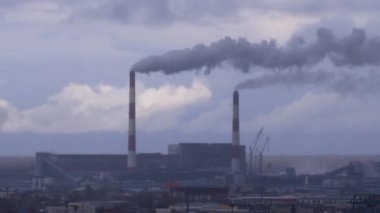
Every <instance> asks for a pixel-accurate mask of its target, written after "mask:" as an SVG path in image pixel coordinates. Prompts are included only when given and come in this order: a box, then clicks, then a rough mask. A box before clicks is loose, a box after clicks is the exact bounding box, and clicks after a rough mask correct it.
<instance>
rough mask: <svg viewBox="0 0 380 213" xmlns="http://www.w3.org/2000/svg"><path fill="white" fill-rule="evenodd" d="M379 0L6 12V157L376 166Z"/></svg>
mask: <svg viewBox="0 0 380 213" xmlns="http://www.w3.org/2000/svg"><path fill="white" fill-rule="evenodd" d="M379 9H380V2H379V1H377V0H361V1H356V0H344V1H343V0H334V1H331V0H308V1H304V0H256V1H244V0H140V1H132V0H2V1H0V31H1V33H0V40H1V42H0V48H1V50H2V51H1V52H0V128H1V133H0V146H1V148H0V155H34V153H35V152H36V151H48V152H57V153H126V152H127V135H126V133H127V128H128V122H127V121H128V117H127V115H128V81H129V79H128V78H129V71H130V70H131V69H132V67H134V68H136V69H137V72H138V73H137V75H136V81H137V131H138V135H137V151H138V152H166V146H167V145H168V144H173V143H179V142H209V143H214V142H225V143H227V142H230V141H231V137H232V136H231V128H232V124H231V121H232V93H233V91H234V90H235V89H239V91H240V97H241V101H240V107H241V111H240V117H241V143H242V144H244V145H247V146H249V145H251V144H252V143H253V140H254V138H255V136H256V134H257V132H258V131H259V130H260V128H261V127H264V135H265V136H266V137H270V145H269V149H268V150H267V152H268V153H270V154H280V155H288V154H379V152H378V150H379V148H380V143H379V142H378V139H379V136H380V130H379V128H378V127H379V126H380V113H379V110H378V109H379V108H380V96H379V95H378V92H379V88H380V87H379V85H380V84H379V83H380V71H379V68H380V65H379V63H380V38H379V37H380V28H379V27H378V20H379V18H380V14H379V13H378V11H379Z"/></svg>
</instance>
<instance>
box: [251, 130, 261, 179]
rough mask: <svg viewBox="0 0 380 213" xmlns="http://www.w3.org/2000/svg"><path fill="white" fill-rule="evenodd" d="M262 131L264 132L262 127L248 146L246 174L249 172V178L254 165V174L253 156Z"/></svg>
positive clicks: (254, 163)
mask: <svg viewBox="0 0 380 213" xmlns="http://www.w3.org/2000/svg"><path fill="white" fill-rule="evenodd" d="M263 131H264V127H261V129H260V130H259V132H258V133H257V135H256V138H255V140H254V141H253V143H251V145H250V146H249V161H248V172H249V175H250V176H251V175H253V166H254V165H255V173H256V160H255V162H254V161H253V155H254V152H255V151H256V149H257V146H258V143H259V141H260V138H261V135H262V134H263ZM255 158H256V157H255Z"/></svg>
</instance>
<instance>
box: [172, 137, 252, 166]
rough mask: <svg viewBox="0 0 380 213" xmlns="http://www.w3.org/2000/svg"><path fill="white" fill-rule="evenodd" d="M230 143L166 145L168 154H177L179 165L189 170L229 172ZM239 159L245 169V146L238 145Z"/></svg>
mask: <svg viewBox="0 0 380 213" xmlns="http://www.w3.org/2000/svg"><path fill="white" fill-rule="evenodd" d="M233 146H234V145H232V144H230V143H179V144H172V145H169V147H168V153H169V155H178V158H179V163H180V167H181V168H183V169H190V170H208V171H210V170H215V171H224V172H229V171H230V167H231V149H232V147H233ZM238 149H239V153H240V155H239V156H241V157H240V159H239V161H240V165H243V166H242V169H243V170H245V164H246V163H245V146H241V145H240V146H239V148H238Z"/></svg>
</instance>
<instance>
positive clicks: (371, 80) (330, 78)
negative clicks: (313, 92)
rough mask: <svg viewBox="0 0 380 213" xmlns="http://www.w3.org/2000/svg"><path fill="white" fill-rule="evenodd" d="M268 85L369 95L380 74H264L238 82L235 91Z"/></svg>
mask: <svg viewBox="0 0 380 213" xmlns="http://www.w3.org/2000/svg"><path fill="white" fill-rule="evenodd" d="M269 85H285V86H304V85H316V86H323V87H326V88H328V89H331V90H334V91H337V92H339V93H352V92H364V93H370V92H373V91H379V85H380V74H379V73H378V72H377V71H374V70H366V71H365V72H360V73H357V72H353V71H347V70H345V71H344V70H340V71H326V70H316V71H315V70H313V71H309V70H289V71H282V72H271V73H266V74H265V75H262V76H260V77H257V78H253V79H248V80H245V81H243V82H240V83H239V84H238V85H237V86H236V88H235V89H236V90H242V89H258V88H262V87H265V86H269Z"/></svg>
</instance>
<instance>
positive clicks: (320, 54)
mask: <svg viewBox="0 0 380 213" xmlns="http://www.w3.org/2000/svg"><path fill="white" fill-rule="evenodd" d="M316 34H317V39H316V41H315V42H312V43H309V44H307V43H306V42H305V41H304V39H303V38H302V37H293V38H292V39H290V40H289V41H288V43H287V45H286V46H278V45H277V44H276V41H275V40H270V41H266V40H264V41H262V42H260V43H250V42H249V41H247V40H246V39H244V38H240V39H238V40H234V39H232V38H229V37H226V38H224V39H221V40H219V41H216V42H214V43H211V44H210V45H208V46H207V45H204V44H199V45H196V46H195V47H193V48H191V49H182V50H172V51H169V52H167V53H165V54H163V55H153V56H149V57H147V58H143V59H142V60H140V61H138V62H137V63H136V64H135V65H134V66H133V67H132V69H134V70H136V71H138V72H142V73H150V72H157V71H162V72H164V73H165V74H173V73H178V72H182V71H187V70H199V69H206V70H207V71H209V70H212V69H213V68H215V67H218V66H221V65H222V63H223V62H229V63H231V64H232V65H233V66H234V67H235V68H236V69H238V70H241V71H243V72H249V71H250V70H251V68H252V67H264V68H270V69H289V68H302V67H305V66H313V65H315V64H317V63H319V62H321V61H322V60H323V59H325V58H328V59H330V60H331V61H332V62H333V64H334V65H336V66H363V65H377V64H379V62H380V39H379V38H378V37H372V38H367V36H366V33H365V31H364V30H361V29H353V30H352V33H351V34H349V35H347V36H344V37H340V38H337V37H336V36H334V34H333V32H332V30H329V29H325V28H320V29H318V30H317V32H316Z"/></svg>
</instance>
